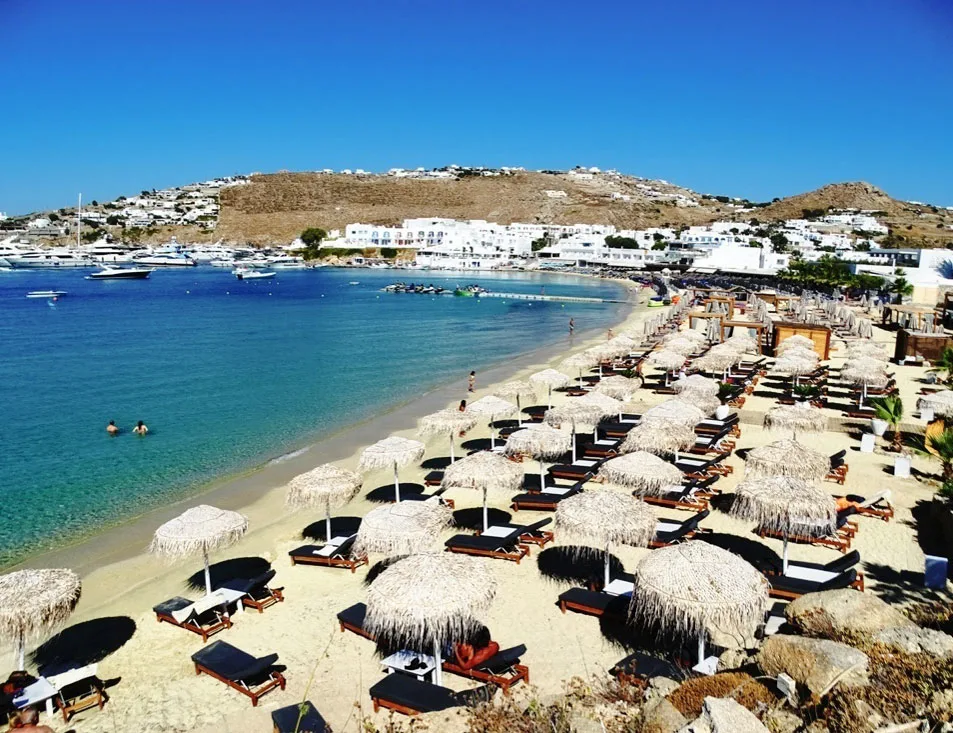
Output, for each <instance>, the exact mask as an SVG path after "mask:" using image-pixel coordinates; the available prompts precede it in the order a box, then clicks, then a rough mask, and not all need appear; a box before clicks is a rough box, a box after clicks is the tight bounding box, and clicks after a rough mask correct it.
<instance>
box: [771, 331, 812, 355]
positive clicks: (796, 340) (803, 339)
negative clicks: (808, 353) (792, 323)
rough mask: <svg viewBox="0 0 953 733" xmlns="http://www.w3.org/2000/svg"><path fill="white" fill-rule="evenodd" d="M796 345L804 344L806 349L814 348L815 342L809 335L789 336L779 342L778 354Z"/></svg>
mask: <svg viewBox="0 0 953 733" xmlns="http://www.w3.org/2000/svg"><path fill="white" fill-rule="evenodd" d="M795 346H802V347H804V348H805V349H811V350H813V349H814V342H813V341H811V339H809V338H808V337H807V336H798V335H794V336H788V337H787V338H786V339H784V340H783V341H782V342H781V343H780V344H778V350H777V353H778V354H783V353H784V352H785V351H786V350H787V349H790V348H793V347H795Z"/></svg>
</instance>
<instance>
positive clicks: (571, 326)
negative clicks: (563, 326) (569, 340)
mask: <svg viewBox="0 0 953 733" xmlns="http://www.w3.org/2000/svg"><path fill="white" fill-rule="evenodd" d="M575 330H576V321H575V319H573V318H570V319H569V335H570V336H572V334H573V331H575Z"/></svg>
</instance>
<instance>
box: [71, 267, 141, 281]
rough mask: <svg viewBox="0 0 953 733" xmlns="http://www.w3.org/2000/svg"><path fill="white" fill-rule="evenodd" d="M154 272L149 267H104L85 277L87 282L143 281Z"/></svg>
mask: <svg viewBox="0 0 953 733" xmlns="http://www.w3.org/2000/svg"><path fill="white" fill-rule="evenodd" d="M153 272H154V269H153V268H149V267H109V266H108V265H107V266H106V267H104V268H103V269H102V270H101V271H99V272H94V273H92V274H90V275H87V276H86V279H87V280H145V279H147V278H148V277H149V275H151V274H152V273H153Z"/></svg>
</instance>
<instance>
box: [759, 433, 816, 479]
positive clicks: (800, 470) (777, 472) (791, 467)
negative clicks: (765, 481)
mask: <svg viewBox="0 0 953 733" xmlns="http://www.w3.org/2000/svg"><path fill="white" fill-rule="evenodd" d="M830 467H831V460H830V458H828V457H827V456H825V455H824V454H823V453H818V452H817V451H815V450H811V449H810V448H808V447H806V446H804V445H801V444H800V443H798V442H797V441H796V440H792V439H784V440H776V441H774V442H773V443H768V444H767V445H762V446H758V447H757V448H752V449H751V452H749V453H748V455H747V457H746V458H745V476H746V477H748V476H751V477H753V478H761V477H764V476H790V477H792V478H800V479H803V480H805V481H820V480H821V479H823V478H824V477H825V476H826V475H827V472H828V470H829V469H830Z"/></svg>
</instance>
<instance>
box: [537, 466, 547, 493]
mask: <svg viewBox="0 0 953 733" xmlns="http://www.w3.org/2000/svg"><path fill="white" fill-rule="evenodd" d="M545 488H546V464H545V463H543V459H542V458H540V459H539V490H540V491H542V490H543V489H545Z"/></svg>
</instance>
